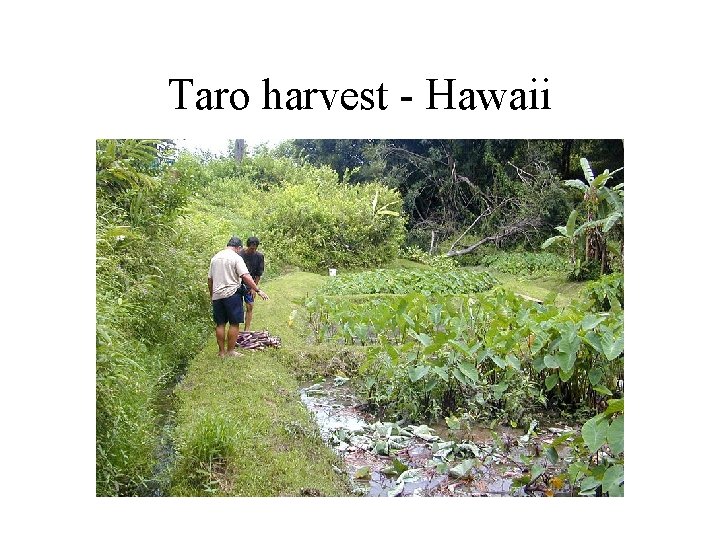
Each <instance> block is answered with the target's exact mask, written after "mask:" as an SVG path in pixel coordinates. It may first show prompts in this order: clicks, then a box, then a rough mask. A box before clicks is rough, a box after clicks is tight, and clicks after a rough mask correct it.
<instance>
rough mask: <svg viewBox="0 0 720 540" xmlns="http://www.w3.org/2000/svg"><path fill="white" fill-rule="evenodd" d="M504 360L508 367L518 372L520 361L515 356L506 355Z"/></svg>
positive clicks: (511, 354)
mask: <svg viewBox="0 0 720 540" xmlns="http://www.w3.org/2000/svg"><path fill="white" fill-rule="evenodd" d="M505 360H506V361H507V363H508V365H510V366H512V367H514V368H515V369H516V370H517V371H520V360H518V357H517V356H515V355H514V354H513V353H510V354H508V355H507V356H506V357H505Z"/></svg>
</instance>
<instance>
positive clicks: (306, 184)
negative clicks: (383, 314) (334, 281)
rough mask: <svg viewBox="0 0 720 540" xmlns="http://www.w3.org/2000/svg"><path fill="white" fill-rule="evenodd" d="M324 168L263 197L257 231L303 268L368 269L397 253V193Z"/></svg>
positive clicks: (400, 229) (400, 230)
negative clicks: (348, 180) (350, 181)
mask: <svg viewBox="0 0 720 540" xmlns="http://www.w3.org/2000/svg"><path fill="white" fill-rule="evenodd" d="M330 173H332V175H334V174H335V173H334V172H332V171H331V170H330V169H327V168H322V169H319V172H318V173H316V174H314V177H310V178H303V179H300V180H297V181H294V182H284V183H282V184H280V185H278V186H275V187H273V188H271V189H270V190H269V191H268V193H267V194H266V195H265V197H264V198H262V201H261V204H262V213H260V214H259V215H258V231H259V232H260V233H261V234H262V235H263V237H264V242H265V243H267V244H269V245H270V246H272V248H273V250H274V252H276V253H282V256H283V258H284V260H285V261H286V262H287V263H289V264H292V265H295V266H298V267H299V268H301V269H303V270H311V271H318V270H325V269H327V268H329V267H333V268H363V267H364V268H368V267H370V268H372V267H375V266H378V265H381V264H383V263H385V262H388V261H390V260H392V259H394V258H395V255H396V253H397V250H398V249H399V247H400V246H401V245H402V244H403V242H404V239H405V228H404V223H405V220H404V217H403V216H402V215H400V214H398V213H397V212H395V211H394V210H392V209H393V208H399V206H400V202H401V199H400V195H399V194H398V193H397V192H396V191H394V190H391V189H388V188H387V187H385V186H383V185H381V184H376V183H369V184H362V185H348V184H341V183H339V182H338V181H337V177H336V176H332V175H330Z"/></svg>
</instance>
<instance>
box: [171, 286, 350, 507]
mask: <svg viewBox="0 0 720 540" xmlns="http://www.w3.org/2000/svg"><path fill="white" fill-rule="evenodd" d="M324 279H326V278H323V277H322V276H318V275H316V274H309V273H304V272H295V273H292V274H288V275H285V276H282V277H280V278H277V279H275V280H272V281H270V282H267V283H264V284H263V290H265V291H266V292H267V293H268V295H269V296H270V300H268V301H262V300H261V299H258V300H257V304H256V308H255V315H254V319H253V330H262V329H267V330H269V331H270V333H271V334H272V335H276V336H280V337H281V338H282V342H283V346H282V348H281V349H279V350H276V349H268V350H265V351H258V352H255V353H253V352H250V351H246V352H244V357H243V358H232V359H230V358H228V359H221V358H218V356H217V354H216V353H217V345H216V344H215V340H214V336H213V338H212V340H211V341H209V342H208V346H207V347H206V349H205V350H204V351H203V352H202V353H201V354H199V355H198V356H197V357H196V358H195V359H194V360H193V361H191V363H190V365H189V366H188V372H187V375H186V377H185V379H184V380H183V382H182V383H181V384H180V386H179V387H178V388H177V390H176V394H177V396H178V402H179V405H178V412H177V419H176V420H177V427H176V447H177V450H178V453H179V456H178V459H177V460H176V464H175V467H174V470H173V476H172V486H171V489H170V493H169V494H170V495H175V496H181V495H188V496H197V495H208V494H212V495H235V496H299V495H326V496H342V495H348V494H349V492H348V484H347V480H346V478H345V475H344V473H342V472H338V471H342V469H343V467H342V464H341V462H340V461H339V459H338V458H337V457H336V456H335V454H334V453H333V452H332V451H331V450H330V449H329V448H328V447H326V446H325V445H324V443H323V442H322V439H321V438H320V436H319V433H318V432H317V428H316V426H315V425H314V423H313V421H312V419H311V418H310V417H309V415H308V413H307V411H306V409H305V408H304V406H303V405H302V403H301V402H300V399H299V394H298V378H297V375H298V374H299V373H302V372H303V369H304V368H303V366H305V368H310V367H311V365H310V364H308V362H310V361H309V360H308V358H315V360H317V358H325V356H324V355H323V354H322V353H321V352H318V351H314V352H312V351H311V352H310V353H308V352H307V351H305V352H303V351H302V350H301V349H303V348H304V347H305V345H304V339H303V337H302V336H301V335H300V334H299V333H298V331H297V330H296V328H295V325H294V324H293V323H292V322H290V323H289V322H288V321H289V320H290V319H291V315H292V313H293V310H297V312H300V311H302V309H303V308H302V302H303V300H304V298H305V296H306V294H307V293H308V292H311V291H313V290H314V289H315V288H317V287H318V286H319V285H321V284H322V283H323V281H324Z"/></svg>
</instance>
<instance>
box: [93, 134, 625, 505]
mask: <svg viewBox="0 0 720 540" xmlns="http://www.w3.org/2000/svg"><path fill="white" fill-rule="evenodd" d="M95 152H96V155H95V157H96V160H95V166H96V186H95V188H96V200H95V202H96V222H95V232H96V246H95V256H96V276H95V277H96V423H95V430H96V486H95V495H96V497H164V498H174V497H336V498H337V497H345V498H349V497H354V498H363V497H433V498H441V497H444V498H449V497H454V498H459V497H463V498H469V497H496V498H497V497H506V498H528V497H581V498H589V497H623V496H624V152H625V149H624V139H465V138H462V139H447V138H443V139H344V138H337V139H328V138H322V139H293V138H287V139H282V138H278V139H275V140H262V139H261V138H257V139H222V138H218V139H212V138H208V139H202V138H198V139H182V138H177V139H172V138H168V139H96V141H95Z"/></svg>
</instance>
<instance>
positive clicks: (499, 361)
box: [491, 354, 507, 368]
mask: <svg viewBox="0 0 720 540" xmlns="http://www.w3.org/2000/svg"><path fill="white" fill-rule="evenodd" d="M491 358H492V361H493V362H495V365H496V366H497V367H499V368H504V367H506V366H507V363H506V362H505V360H504V359H502V358H500V357H499V356H498V355H497V354H493V355H492V357H491Z"/></svg>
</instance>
